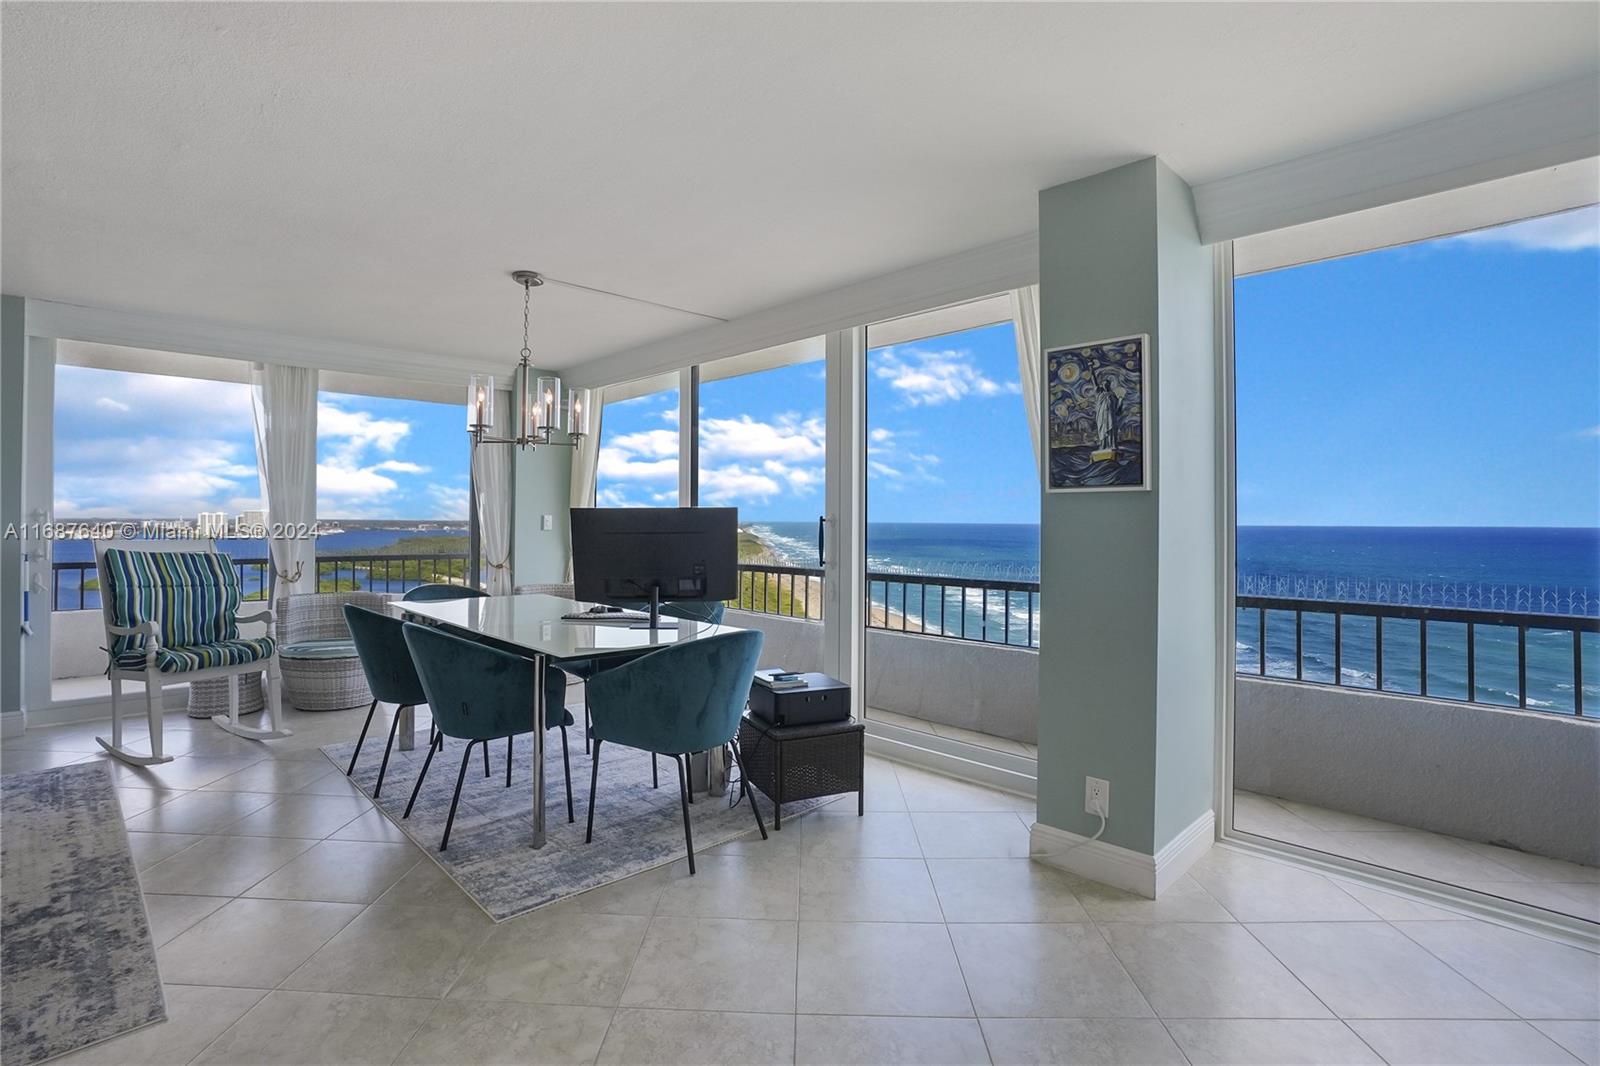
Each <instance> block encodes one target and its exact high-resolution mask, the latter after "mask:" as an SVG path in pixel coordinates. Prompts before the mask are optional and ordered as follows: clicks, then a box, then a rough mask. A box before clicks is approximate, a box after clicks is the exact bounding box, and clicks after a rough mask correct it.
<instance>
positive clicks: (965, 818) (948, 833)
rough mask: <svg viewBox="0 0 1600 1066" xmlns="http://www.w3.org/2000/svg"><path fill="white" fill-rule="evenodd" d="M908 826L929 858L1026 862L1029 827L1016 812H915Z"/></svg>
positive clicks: (923, 852)
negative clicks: (912, 829)
mask: <svg viewBox="0 0 1600 1066" xmlns="http://www.w3.org/2000/svg"><path fill="white" fill-rule="evenodd" d="M911 824H912V826H913V827H914V828H915V829H916V831H917V843H919V844H920V845H922V854H923V855H925V856H926V857H928V858H930V859H1025V858H1027V857H1028V827H1027V824H1026V823H1024V822H1023V820H1022V819H1021V818H1020V817H1018V816H1017V813H1016V812H1015V811H1008V812H1006V813H1004V814H1001V813H988V812H982V813H966V812H951V813H944V812H937V813H928V812H922V811H919V812H916V813H914V814H912V815H911Z"/></svg>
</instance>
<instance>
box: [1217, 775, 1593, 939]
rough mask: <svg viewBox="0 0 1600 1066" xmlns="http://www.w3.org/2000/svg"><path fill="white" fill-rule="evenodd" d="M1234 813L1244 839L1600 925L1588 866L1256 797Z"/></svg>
mask: <svg viewBox="0 0 1600 1066" xmlns="http://www.w3.org/2000/svg"><path fill="white" fill-rule="evenodd" d="M1233 811H1234V813H1233V819H1234V825H1235V827H1236V828H1238V829H1242V830H1244V831H1246V832H1250V833H1259V834H1260V835H1261V836H1265V837H1271V838H1272V839H1274V840H1283V841H1287V842H1289V843H1292V844H1299V845H1301V846H1303V847H1308V848H1316V849H1317V850H1318V851H1326V852H1328V853H1330V854H1333V855H1342V856H1344V857H1346V858H1350V859H1359V860H1361V861H1362V862H1370V863H1373V864H1375V865H1377V866H1383V867H1387V868H1388V869H1391V870H1400V871H1402V872H1404V873H1409V874H1415V875H1417V876H1419V877H1430V878H1433V879H1434V880H1436V881H1443V882H1446V883H1447V884H1458V885H1465V886H1466V887H1468V888H1474V889H1478V890H1479V891H1482V892H1487V893H1489V894H1491V895H1495V896H1500V897H1501V898H1503V899H1513V900H1517V901H1519V902H1522V903H1529V904H1532V905H1533V906H1535V907H1544V908H1547V909H1549V910H1553V911H1558V912H1560V913H1562V914H1569V915H1572V916H1573V917H1576V918H1582V919H1584V920H1585V921H1590V922H1600V868H1597V867H1594V866H1579V865H1578V864H1577V863H1571V862H1562V861H1561V860H1559V859H1546V858H1544V857H1542V856H1539V855H1530V854H1528V853H1527V852H1523V851H1515V850H1513V849H1511V848H1501V847H1496V846H1494V845H1493V844H1480V843H1478V842H1477V841H1474V840H1463V839H1461V838H1460V837H1452V836H1445V835H1444V834H1442V833H1428V832H1424V831H1422V830H1420V829H1412V828H1411V827H1409V826H1404V825H1396V824H1394V823H1392V822H1380V821H1378V820H1377V819H1375V818H1364V817H1362V816H1360V815H1356V814H1346V813H1344V812H1343V811H1334V810H1329V809H1327V808H1325V807H1314V806H1312V805H1311V804H1308V803H1296V802H1294V801H1293V800H1285V799H1278V798H1277V797H1274V796H1264V795H1260V794H1258V793H1254V792H1235V793H1234V794H1233Z"/></svg>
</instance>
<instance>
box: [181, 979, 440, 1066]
mask: <svg viewBox="0 0 1600 1066" xmlns="http://www.w3.org/2000/svg"><path fill="white" fill-rule="evenodd" d="M432 1007H433V1004H432V1003H431V1002H429V1001H428V1000H425V999H399V998H395V997H392V996H340V995H329V994H327V993H323V992H282V991H280V992H273V993H272V994H271V995H269V996H267V997H266V998H265V999H263V1000H262V1001H261V1002H260V1003H257V1004H256V1005H255V1006H254V1007H252V1008H250V1010H249V1012H248V1013H246V1014H245V1016H244V1017H243V1018H240V1019H239V1020H238V1022H236V1023H235V1024H234V1025H233V1027H232V1028H230V1029H229V1030H228V1031H227V1032H225V1033H223V1034H222V1036H221V1037H219V1038H218V1039H217V1041H216V1042H215V1043H213V1044H212V1045H211V1046H210V1047H209V1048H207V1049H206V1051H205V1054H203V1055H201V1056H200V1058H198V1059H197V1060H195V1061H196V1064H197V1066H198V1064H202V1063H203V1064H205V1066H222V1064H225V1063H227V1064H233V1063H238V1064H241V1066H243V1064H249V1066H257V1064H259V1066H282V1064H287V1063H293V1064H295V1066H388V1064H389V1063H391V1062H393V1061H394V1059H395V1056H396V1055H398V1054H399V1053H400V1049H401V1048H403V1047H404V1046H405V1044H406V1042H407V1041H408V1040H410V1039H411V1036H412V1034H413V1033H415V1032H416V1031H417V1029H418V1028H419V1027H420V1026H421V1025H422V1022H423V1021H424V1020H425V1019H426V1018H427V1016H428V1011H429V1010H430V1009H431V1008H432Z"/></svg>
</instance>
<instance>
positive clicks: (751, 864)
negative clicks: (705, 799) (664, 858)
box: [654, 853, 800, 921]
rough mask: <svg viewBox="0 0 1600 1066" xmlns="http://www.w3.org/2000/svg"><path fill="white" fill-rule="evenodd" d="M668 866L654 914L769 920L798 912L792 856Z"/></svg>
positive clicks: (706, 858)
mask: <svg viewBox="0 0 1600 1066" xmlns="http://www.w3.org/2000/svg"><path fill="white" fill-rule="evenodd" d="M695 870H696V872H695V874H694V875H693V876H690V874H689V865H688V863H687V862H686V861H684V860H679V861H678V862H675V863H672V864H671V865H670V866H668V867H667V868H666V871H665V876H664V878H663V879H662V881H661V891H660V892H659V894H658V895H657V897H656V907H655V911H654V913H656V914H665V915H673V916H676V917H680V918H768V919H774V920H779V921H794V919H795V918H796V917H797V916H798V914H799V894H800V860H799V858H798V857H797V856H795V855H793V854H785V853H778V854H775V855H759V854H750V855H701V856H699V857H698V858H697V859H696V861H695Z"/></svg>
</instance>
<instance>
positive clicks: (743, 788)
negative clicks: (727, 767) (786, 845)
mask: <svg viewBox="0 0 1600 1066" xmlns="http://www.w3.org/2000/svg"><path fill="white" fill-rule="evenodd" d="M728 746H729V747H730V748H732V749H733V761H734V762H735V763H737V764H738V766H739V792H740V793H741V794H743V795H744V797H745V798H746V799H747V800H749V801H750V809H751V810H752V811H755V812H756V828H757V829H759V830H761V839H762V840H765V839H767V826H766V823H765V822H763V821H762V820H761V808H760V807H757V806H756V790H755V789H753V788H751V787H750V773H749V771H747V770H746V769H745V768H744V753H743V752H741V751H740V750H739V742H738V741H737V740H734V741H730V742H729V744H728Z"/></svg>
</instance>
